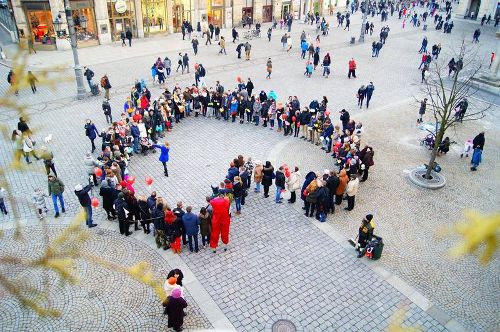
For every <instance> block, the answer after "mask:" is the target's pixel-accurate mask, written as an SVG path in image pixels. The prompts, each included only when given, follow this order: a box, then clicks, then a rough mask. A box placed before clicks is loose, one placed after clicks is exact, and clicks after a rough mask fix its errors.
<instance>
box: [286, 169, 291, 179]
mask: <svg viewBox="0 0 500 332" xmlns="http://www.w3.org/2000/svg"><path fill="white" fill-rule="evenodd" d="M285 176H286V177H287V178H289V177H290V170H288V169H287V170H285Z"/></svg>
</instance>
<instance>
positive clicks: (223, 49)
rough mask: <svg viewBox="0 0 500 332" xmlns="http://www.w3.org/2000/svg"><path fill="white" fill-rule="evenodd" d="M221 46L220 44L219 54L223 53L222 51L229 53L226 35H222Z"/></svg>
mask: <svg viewBox="0 0 500 332" xmlns="http://www.w3.org/2000/svg"><path fill="white" fill-rule="evenodd" d="M219 46H220V51H219V54H222V52H224V54H225V55H227V53H226V40H225V39H224V37H220V41H219Z"/></svg>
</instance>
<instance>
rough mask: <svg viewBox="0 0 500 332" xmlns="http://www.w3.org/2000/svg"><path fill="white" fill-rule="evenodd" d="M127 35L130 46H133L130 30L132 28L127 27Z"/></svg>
mask: <svg viewBox="0 0 500 332" xmlns="http://www.w3.org/2000/svg"><path fill="white" fill-rule="evenodd" d="M125 37H127V39H128V46H130V47H132V31H130V29H127V32H126V33H125Z"/></svg>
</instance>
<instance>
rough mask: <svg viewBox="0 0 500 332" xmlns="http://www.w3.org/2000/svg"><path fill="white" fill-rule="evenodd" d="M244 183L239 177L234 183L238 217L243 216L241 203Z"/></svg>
mask: <svg viewBox="0 0 500 332" xmlns="http://www.w3.org/2000/svg"><path fill="white" fill-rule="evenodd" d="M243 191H244V189H243V183H242V181H241V178H240V177H239V176H235V177H234V182H233V197H234V205H235V206H236V213H235V214H236V215H240V214H241V202H242V199H243Z"/></svg>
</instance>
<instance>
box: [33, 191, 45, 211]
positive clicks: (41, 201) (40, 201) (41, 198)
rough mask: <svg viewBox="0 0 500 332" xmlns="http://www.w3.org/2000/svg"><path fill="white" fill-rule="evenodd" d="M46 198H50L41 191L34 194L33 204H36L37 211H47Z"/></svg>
mask: <svg viewBox="0 0 500 332" xmlns="http://www.w3.org/2000/svg"><path fill="white" fill-rule="evenodd" d="M45 197H48V196H47V195H46V194H44V193H43V192H41V191H35V192H34V193H33V204H35V207H36V208H37V209H45V208H46V203H45Z"/></svg>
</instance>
